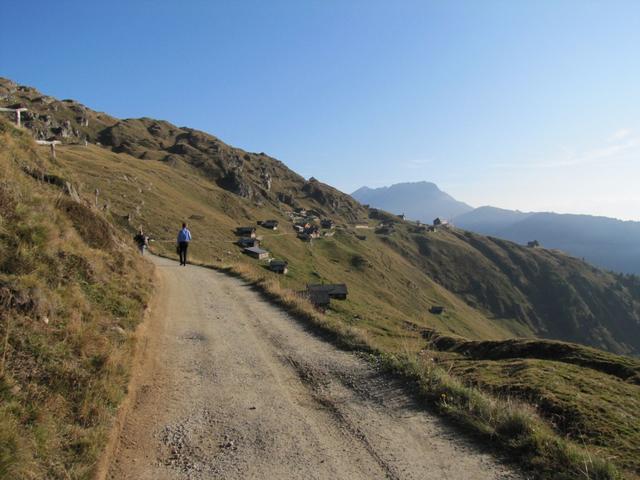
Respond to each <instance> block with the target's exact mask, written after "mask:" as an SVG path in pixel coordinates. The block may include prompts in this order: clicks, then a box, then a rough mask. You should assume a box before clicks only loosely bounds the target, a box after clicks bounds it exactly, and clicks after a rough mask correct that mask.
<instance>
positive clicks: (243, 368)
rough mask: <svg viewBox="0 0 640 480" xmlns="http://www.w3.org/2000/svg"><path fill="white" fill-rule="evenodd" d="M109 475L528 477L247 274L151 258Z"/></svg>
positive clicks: (157, 478)
mask: <svg viewBox="0 0 640 480" xmlns="http://www.w3.org/2000/svg"><path fill="white" fill-rule="evenodd" d="M153 261H154V263H156V265H157V269H158V276H159V282H160V285H159V292H158V296H157V302H156V306H155V308H154V311H153V312H152V314H151V317H150V318H149V319H148V322H149V323H148V325H147V328H146V335H145V339H144V341H143V345H144V348H145V355H144V359H145V360H143V361H142V364H141V365H139V375H137V377H136V378H135V379H134V382H133V383H134V388H133V391H132V393H131V395H132V396H133V397H132V398H131V403H130V408H129V410H128V412H127V416H126V418H125V419H124V422H123V428H122V431H121V432H120V436H119V439H118V443H117V445H116V447H115V449H114V450H115V451H114V454H113V455H112V462H111V465H109V466H108V472H107V478H109V479H132V480H133V479H135V480H146V479H149V480H151V479H153V480H162V479H209V478H216V479H217V478H221V479H245V478H246V479H251V478H255V479H272V478H273V479H293V478H296V479H297V478H300V479H378V478H390V479H439V480H440V479H498V478H499V479H516V478H521V477H519V476H518V475H517V474H515V473H514V472H513V471H511V470H510V469H509V468H508V467H505V466H503V465H501V464H499V463H498V462H496V461H495V460H494V459H492V458H491V457H490V456H489V455H487V454H485V453H481V452H479V451H478V449H476V448H474V447H473V446H471V445H469V444H468V443H466V442H465V441H463V440H461V439H460V438H459V436H458V435H456V433H455V432H454V431H452V430H451V429H449V428H447V427H446V426H445V425H443V424H442V423H441V422H440V421H439V420H438V419H437V418H434V417H433V416H431V415H429V414H427V413H425V412H423V411H421V410H420V409H419V408H417V406H416V405H414V403H413V402H412V400H411V399H410V398H409V397H408V396H407V395H405V394H404V393H403V392H402V390H401V388H400V387H399V385H397V384H394V382H392V381H389V379H388V378H386V377H385V376H383V375H381V374H379V373H378V372H376V371H375V370H374V369H372V368H371V367H370V366H369V365H368V364H367V363H366V362H365V361H364V360H362V359H360V358H359V357H357V356H356V355H353V354H350V353H345V352H343V351H340V350H337V349H336V348H334V347H333V346H332V345H330V344H328V343H326V342H324V341H322V340H320V339H318V338H317V337H315V336H314V335H312V334H310V333H309V332H307V331H305V329H304V327H303V326H302V325H300V324H299V323H298V322H296V321H295V320H294V319H292V318H291V317H290V316H288V315H287V314H286V313H284V312H282V311H281V310H279V309H277V308H275V307H274V306H272V305H270V304H268V303H267V302H266V301H265V300H263V299H262V298H261V297H260V295H259V294H258V293H256V292H255V291H253V290H252V289H250V288H249V287H247V286H246V285H245V284H244V283H243V282H242V281H240V280H237V279H235V278H231V277H228V276H226V275H224V274H221V273H218V272H215V271H212V270H208V269H205V268H200V267H195V266H191V265H189V266H187V267H180V266H178V265H177V263H175V262H173V261H170V260H166V259H161V258H153Z"/></svg>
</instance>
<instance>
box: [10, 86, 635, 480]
mask: <svg viewBox="0 0 640 480" xmlns="http://www.w3.org/2000/svg"><path fill="white" fill-rule="evenodd" d="M0 87H2V85H1V84H0ZM11 95H13V97H11ZM36 97H37V93H34V92H33V91H32V90H29V91H20V90H16V91H15V92H14V93H11V94H10V100H11V101H13V100H16V99H19V100H20V101H21V102H26V103H28V104H29V105H33V102H34V101H35V98H36ZM29 102H31V103H29ZM63 103H64V102H63ZM56 105H58V104H56ZM34 108H37V109H39V110H38V111H39V112H41V113H39V114H38V115H44V114H45V113H42V112H49V113H46V114H47V115H48V114H51V115H52V116H53V117H55V112H56V110H47V109H46V107H45V106H43V104H40V103H38V104H37V105H36V107H34ZM57 108H58V110H60V109H62V110H65V109H66V108H67V106H66V104H64V105H63V104H61V105H59V106H58V107H57ZM65 111H66V110H65ZM89 115H95V116H96V118H99V119H100V120H101V121H103V120H104V121H105V122H106V120H105V119H108V120H109V122H110V123H108V124H106V123H105V124H100V125H99V127H100V128H95V129H94V130H91V128H92V127H91V122H89V126H82V124H78V125H77V127H76V126H74V127H73V128H77V129H78V132H77V133H81V134H82V135H85V136H86V138H88V139H89V140H90V142H89V144H88V145H84V143H83V142H81V143H77V142H75V141H73V139H72V140H71V141H66V144H65V145H63V146H60V147H59V148H58V160H57V162H56V165H55V168H57V169H60V171H61V172H63V174H66V175H72V176H73V177H74V179H75V183H74V186H75V188H76V189H77V190H78V191H79V192H80V194H81V196H83V197H84V198H90V199H91V200H92V202H93V203H95V205H94V207H93V208H89V207H88V206H86V205H85V209H88V210H89V211H91V212H92V214H93V216H94V217H96V218H104V219H106V221H109V222H111V223H112V224H114V225H117V227H118V229H119V230H120V231H122V232H126V233H127V235H129V236H131V235H132V234H133V232H134V230H135V229H137V228H138V227H139V226H142V227H143V228H144V229H145V231H146V232H147V233H149V234H150V235H151V236H152V238H153V240H154V241H153V242H152V249H153V250H154V251H156V252H158V253H161V254H164V255H169V256H175V251H174V249H175V236H176V233H177V230H178V228H179V226H180V223H181V222H182V221H187V222H188V223H189V224H190V227H191V230H192V232H193V235H194V242H193V243H192V247H191V254H192V258H193V259H195V260H197V261H200V262H203V263H205V264H208V265H213V266H215V267H217V268H225V269H228V270H229V271H233V272H236V273H238V274H241V275H243V276H244V277H245V278H248V279H250V280H251V281H253V282H254V283H255V284H256V285H258V286H259V287H260V288H263V289H264V290H265V291H267V292H268V293H269V295H271V297H272V298H274V299H276V300H277V301H279V302H281V303H283V304H284V305H285V306H287V307H288V308H292V309H294V310H295V311H296V312H297V313H298V314H300V315H302V316H304V317H305V318H307V319H310V320H311V321H313V322H314V323H316V324H317V325H320V326H321V327H322V328H323V329H325V330H328V331H330V332H332V336H334V337H337V338H338V339H340V341H341V342H342V343H343V344H347V345H350V346H353V347H356V348H360V349H363V350H365V351H368V352H375V353H376V355H377V356H378V357H380V356H382V358H386V359H388V360H389V361H388V364H389V365H390V366H391V368H393V369H396V370H397V371H399V372H400V373H401V374H403V375H407V379H408V380H411V381H415V382H417V383H418V384H419V386H420V389H421V390H422V391H423V393H424V396H425V398H426V399H427V400H428V401H429V403H430V404H431V405H433V406H435V407H436V408H437V409H438V411H440V412H441V413H443V414H445V415H447V416H449V417H451V418H453V419H455V420H456V421H458V422H459V423H461V424H463V425H464V426H465V427H467V428H469V429H470V430H472V431H474V432H476V433H477V434H480V435H483V436H485V437H486V438H487V440H490V441H493V442H495V443H496V444H499V445H500V446H502V447H504V448H505V449H506V450H507V451H509V452H510V453H511V454H512V455H513V456H514V457H515V458H517V459H519V460H520V461H522V462H523V463H524V464H525V465H527V466H528V467H529V468H531V469H532V471H533V472H534V475H536V476H537V477H538V478H551V477H554V478H615V472H614V470H613V469H612V468H610V465H609V464H607V463H606V462H602V461H600V460H597V458H601V457H604V458H607V459H611V460H612V461H613V462H615V463H616V464H617V465H619V466H620V467H621V468H623V469H625V471H626V472H627V474H628V476H629V477H630V478H634V476H636V475H637V474H638V473H639V470H638V464H637V462H636V461H635V460H634V459H635V458H637V453H638V452H637V444H638V442H637V438H636V437H635V435H636V433H637V432H638V431H640V423H638V422H639V421H638V419H637V418H636V417H635V416H633V415H630V414H629V412H631V411H632V410H633V408H635V407H636V404H635V403H634V401H635V400H633V399H634V398H638V397H639V396H640V392H639V390H638V389H639V387H638V385H637V383H634V382H633V381H631V380H630V379H632V378H635V377H634V375H635V374H634V373H633V372H637V370H636V367H635V366H634V365H635V364H634V363H633V361H631V360H629V359H627V358H626V357H620V356H617V355H613V354H605V353H603V352H600V354H598V355H596V354H594V353H593V351H592V350H589V351H588V352H590V353H587V354H585V353H584V352H582V353H581V355H582V357H584V358H587V359H588V362H587V361H583V362H578V361H569V357H568V356H566V355H565V356H563V355H562V354H561V353H558V352H557V351H554V350H553V349H552V348H551V347H549V348H546V347H544V348H540V349H539V350H544V351H552V352H555V353H553V355H552V356H551V357H550V356H546V357H545V356H542V355H540V354H538V355H537V356H536V355H533V356H532V353H531V350H528V349H519V350H518V349H516V353H512V354H511V355H512V356H511V357H499V358H494V356H492V355H490V354H489V353H487V352H488V351H489V352H490V351H493V350H495V351H500V350H502V349H503V348H502V346H505V345H510V343H509V342H511V341H512V340H509V339H512V338H513V337H535V336H537V337H541V338H544V337H546V338H556V339H561V340H571V341H578V342H582V343H586V344H590V345H593V346H597V347H601V348H605V349H608V350H610V351H613V352H622V353H638V352H639V351H640V303H639V301H640V288H638V282H637V281H636V280H635V279H634V278H630V277H623V276H615V275H612V274H609V273H607V272H603V271H601V270H598V269H596V268H594V267H592V266H590V265H588V264H586V263H584V262H582V261H580V260H577V259H574V258H571V257H568V256H566V255H564V254H562V253H560V252H555V251H550V250H545V249H527V248H524V247H521V246H518V245H516V244H513V243H510V242H506V241H501V240H497V239H493V238H489V237H483V236H480V235H475V234H471V233H468V232H464V231H461V230H457V229H440V230H438V231H437V232H426V231H423V230H421V229H418V228H417V227H416V225H414V224H411V223H409V222H404V221H402V220H400V219H399V218H397V217H395V216H393V215H391V214H388V213H385V212H382V211H376V210H369V209H366V208H364V207H363V206H361V205H359V204H358V203H357V202H355V201H354V200H353V199H351V198H350V197H348V196H346V195H344V194H342V193H341V192H339V191H337V190H335V189H332V188H331V187H329V186H327V185H324V184H322V183H320V182H318V181H316V180H313V179H309V180H305V179H304V178H302V177H300V176H299V175H297V174H295V173H294V172H292V171H291V170H289V169H287V168H286V166H284V165H283V164H282V163H280V162H278V161H277V160H275V159H273V158H271V157H269V156H267V155H264V154H254V153H249V152H244V151H242V150H239V149H236V148H233V147H231V146H228V145H226V144H224V143H223V142H221V141H220V140H218V139H216V138H215V137H212V136H211V135H208V134H205V133H202V132H197V131H193V130H190V129H186V128H178V127H175V126H173V125H171V124H169V123H167V122H161V121H156V120H151V119H139V120H123V121H119V120H117V119H112V118H111V117H106V116H102V117H98V114H97V113H95V112H93V113H91V112H90V113H89ZM92 118H93V117H92ZM105 125H106V126H105ZM103 127H104V128H103ZM82 129H84V130H82ZM95 142H99V143H100V145H98V144H96V143H95ZM25 148H26V149H27V150H29V149H31V150H33V149H34V148H36V147H34V146H33V145H25ZM45 151H46V150H45ZM53 167H54V166H51V168H53ZM25 181H26V180H25ZM45 187H46V188H54V187H49V186H45ZM45 187H43V188H45ZM295 207H304V208H306V209H307V210H309V211H310V212H312V214H314V215H315V216H316V217H318V218H323V217H329V218H331V219H333V220H334V221H335V222H336V224H337V227H336V228H335V230H332V231H331V232H328V231H325V233H331V234H332V235H331V236H324V237H323V238H320V239H317V240H314V241H313V243H306V242H302V241H301V240H299V239H297V238H296V235H295V232H294V230H293V228H292V222H291V216H292V212H293V209H294V208H295ZM51 208H52V207H51ZM56 208H57V207H56ZM73 210H74V209H73V208H72V209H70V210H64V211H65V212H67V213H66V214H68V213H69V212H72V211H73ZM98 211H99V212H100V213H98ZM271 218H273V219H277V220H279V221H280V228H279V230H277V231H271V230H266V229H262V228H261V227H258V233H259V235H260V236H261V237H262V246H263V247H264V248H266V249H267V250H269V251H270V252H271V254H272V256H273V257H275V258H282V259H286V260H288V261H289V265H290V271H289V274H287V275H285V276H276V275H275V274H272V273H271V272H269V271H268V269H267V268H266V266H267V265H266V262H264V261H262V262H258V261H255V260H252V259H249V258H248V257H246V256H244V255H242V253H241V250H240V249H239V248H238V247H237V246H236V245H235V244H234V242H235V240H236V238H237V237H236V236H235V234H234V230H235V228H236V227H238V226H243V225H256V222H257V221H258V220H266V219H271ZM381 222H385V224H386V225H387V226H386V227H385V229H379V228H378V227H379V224H380V223H381ZM356 224H360V225H362V224H366V225H367V226H368V227H369V228H366V229H363V228H355V225H356ZM81 225H83V223H82V222H76V224H75V229H76V230H77V232H79V233H81V232H84V234H85V235H89V234H90V233H91V232H92V231H94V229H92V228H89V229H86V228H85V229H82V228H80V226H81ZM99 238H103V236H102V235H100V236H99ZM100 248H104V249H106V251H107V252H110V253H108V254H107V257H106V258H107V259H108V258H109V255H115V253H114V252H113V251H111V250H109V246H108V245H105V246H103V247H100ZM94 250H95V249H94ZM105 261H106V260H105ZM118 272H119V273H121V271H118ZM311 282H313V283H317V282H345V283H347V284H348V287H349V298H348V299H347V300H346V301H333V302H332V305H331V308H330V309H329V310H328V311H327V312H326V313H324V314H321V313H318V312H315V311H314V310H313V309H312V308H311V307H310V305H309V304H308V303H307V302H306V301H304V300H303V299H301V298H300V296H299V295H298V294H297V292H299V291H301V290H303V289H304V288H305V285H306V284H307V283H311ZM123 293H124V292H123ZM434 305H439V306H443V307H444V308H445V310H444V313H442V314H439V315H436V314H432V313H430V312H429V309H430V307H432V306H434ZM433 331H436V332H437V335H439V336H442V337H443V338H445V337H446V338H453V339H457V340H456V342H459V343H461V344H465V345H467V347H469V345H471V344H470V343H469V342H470V341H477V342H486V341H488V340H492V341H494V342H498V343H492V344H488V343H484V344H483V345H484V346H485V347H486V346H487V345H489V346H490V348H485V349H482V348H481V349H477V350H473V349H470V348H466V347H465V348H464V349H454V348H444V347H443V346H442V344H438V345H436V343H434V342H433V338H434V337H433V335H432V334H431V333H429V332H433ZM425 337H428V338H425ZM500 342H503V343H500ZM454 343H455V342H454ZM542 344H544V345H547V344H549V345H551V344H552V342H551V343H550V342H542ZM505 349H506V348H505ZM507 350H508V349H507ZM472 351H473V352H475V353H474V354H473V355H476V356H475V357H474V356H473V355H472V354H471V353H470V352H472ZM478 352H481V353H478ZM579 356H580V355H578V357H579ZM603 356H604V357H603ZM556 357H557V358H556ZM574 357H575V355H574ZM572 358H573V357H572ZM607 363H608V364H610V365H614V368H609V367H602V365H605V364H607ZM596 364H597V365H600V366H601V368H594V367H593V365H596ZM629 365H631V366H629ZM625 368H630V369H631V372H632V373H631V374H629V375H628V376H627V377H623V376H621V375H623V374H621V373H620V372H622V371H625V370H624V369H625ZM627 373H628V372H627ZM518 375H521V376H518ZM625 375H626V374H625ZM523 385H524V387H523ZM582 385H585V387H584V391H582V390H580V389H581V388H582ZM587 385H588V387H587ZM520 387H522V388H520ZM525 387H527V388H525ZM587 390H588V391H587ZM505 394H508V395H509V396H508V397H507V398H506V400H505V399H504V398H502V395H505ZM443 395H444V396H443ZM612 396H613V398H615V396H620V397H624V399H623V400H621V401H619V402H616V401H615V400H612ZM549 399H551V400H549ZM514 405H515V407H514ZM581 415H582V416H581ZM622 419H624V421H622ZM514 424H515V427H514ZM634 432H636V433H634ZM576 445H582V448H580V447H579V446H576ZM585 449H586V451H587V452H588V453H587V454H586V453H584V450H585ZM614 451H615V455H614V453H613V452H614ZM589 455H593V459H592V460H588V459H589ZM585 468H589V469H595V471H593V470H590V472H591V473H590V474H589V475H588V476H587V475H585V472H584V469H585Z"/></svg>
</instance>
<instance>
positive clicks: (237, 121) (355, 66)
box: [0, 0, 640, 221]
mask: <svg viewBox="0 0 640 480" xmlns="http://www.w3.org/2000/svg"><path fill="white" fill-rule="evenodd" d="M109 12H113V13H114V15H116V17H114V16H113V15H105V12H104V6H102V5H100V4H91V3H90V2H89V3H88V2H80V1H65V2H60V3H59V4H56V5H55V8H54V7H52V5H51V4H50V3H49V2H44V1H32V2H23V3H22V4H18V3H14V4H11V5H6V6H5V9H4V11H3V13H4V14H5V15H6V18H11V19H12V21H10V22H7V25H6V26H5V27H4V28H3V29H1V30H0V76H4V77H7V78H10V79H12V80H15V81H17V82H18V83H21V84H27V85H32V86H34V87H36V88H38V89H39V90H41V91H43V92H45V93H47V94H51V95H54V96H57V97H59V98H69V97H70V98H74V99H77V100H79V101H80V102H82V103H85V104H86V105H88V106H89V107H91V108H93V109H95V110H99V111H105V112H107V113H110V114H112V115H115V116H117V117H120V118H127V117H141V116H147V117H153V118H158V119H165V120H168V121H170V122H172V123H175V124H177V125H186V126H189V127H193V128H198V129H201V130H204V131H207V132H209V133H212V134H214V135H216V136H218V137H219V138H221V139H222V140H224V141H225V142H228V143H230V144H232V145H235V146H238V147H241V148H244V149H247V150H250V151H258V152H259V151H264V152H266V153H268V154H270V155H272V156H274V157H276V158H278V159H280V160H282V161H283V162H284V163H286V164H287V165H288V166H289V167H290V168H292V169H293V170H295V171H297V172H299V173H300V174H302V175H304V176H306V177H310V176H314V177H316V178H318V179H320V180H322V181H324V182H326V183H329V184H331V185H333V186H335V187H337V188H339V189H340V190H342V191H344V192H352V191H354V190H356V189H357V188H359V187H361V186H363V185H368V186H370V187H378V186H383V185H391V184H393V183H399V182H402V181H407V180H410V181H414V180H415V179H424V180H426V181H431V182H434V183H436V184H437V185H438V186H439V187H440V188H441V189H442V190H443V191H445V192H447V193H449V194H450V195H452V196H453V197H454V198H456V199H458V200H460V201H463V202H466V203H468V204H470V205H473V206H480V205H492V206H495V207H499V208H506V209H514V210H515V209H517V210H522V211H554V212H558V213H577V214H589V215H601V216H607V217H612V218H619V219H624V220H636V221H638V220H640V188H638V187H637V185H636V182H637V179H639V178H640V95H639V91H640V56H638V55H637V52H636V50H637V47H638V45H640V25H639V21H638V19H640V3H637V2H633V1H622V0H619V1H612V2H607V3H596V2H588V3H587V2H583V1H577V0H576V1H564V2H561V3H560V2H553V1H550V0H549V1H540V2H527V3H525V2H517V3H511V2H504V1H498V0H495V1H487V2H482V3H479V2H471V1H454V2H446V3H444V2H424V1H418V0H407V1H404V2H396V3H393V4H389V3H388V2H382V1H364V0H353V1H351V2H339V1H337V0H329V1H309V2H294V1H284V0H282V1H273V2H269V4H268V5H267V4H265V3H264V2H259V1H257V0H255V1H248V2H243V3H242V4H238V3H235V2H233V3H230V2H205V1H194V2H190V3H189V4H188V5H186V6H185V5H181V6H177V4H175V3H173V2H149V1H134V2H126V1H114V2H110V4H109ZM20 19H28V24H29V28H28V31H25V29H24V26H23V25H24V22H22V21H20ZM60 25H68V26H70V27H72V28H60ZM50 45H55V48H54V49H53V50H54V53H50V54H48V53H47V49H48V48H49V46H50Z"/></svg>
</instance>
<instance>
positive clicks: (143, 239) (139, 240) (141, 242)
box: [133, 227, 149, 255]
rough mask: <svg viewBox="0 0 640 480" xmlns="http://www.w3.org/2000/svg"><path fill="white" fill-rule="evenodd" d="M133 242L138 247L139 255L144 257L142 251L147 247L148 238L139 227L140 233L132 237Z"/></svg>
mask: <svg viewBox="0 0 640 480" xmlns="http://www.w3.org/2000/svg"><path fill="white" fill-rule="evenodd" d="M133 240H134V241H135V242H136V245H138V249H139V250H140V255H144V249H145V247H146V246H148V245H149V237H147V236H146V235H145V234H144V232H143V231H142V227H140V231H139V232H138V233H137V234H136V236H135V237H133Z"/></svg>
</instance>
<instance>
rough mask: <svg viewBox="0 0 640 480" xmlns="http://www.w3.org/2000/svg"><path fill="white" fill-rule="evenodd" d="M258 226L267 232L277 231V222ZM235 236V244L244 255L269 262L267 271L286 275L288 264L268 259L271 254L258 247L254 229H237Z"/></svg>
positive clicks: (263, 223)
mask: <svg viewBox="0 0 640 480" xmlns="http://www.w3.org/2000/svg"><path fill="white" fill-rule="evenodd" d="M258 225H260V226H262V227H263V228H266V229H268V230H277V229H278V221H277V220H266V221H259V222H258ZM236 235H238V237H240V238H238V240H237V241H236V244H237V245H238V246H239V247H240V248H242V251H243V252H244V254H245V255H248V256H250V257H252V258H255V259H257V260H269V269H270V270H271V271H272V272H275V273H280V274H286V273H287V272H288V270H289V264H288V262H287V261H286V260H278V259H272V258H270V256H271V254H270V253H269V251H268V250H265V249H264V248H261V247H260V238H258V235H257V229H256V227H252V226H249V227H238V228H236Z"/></svg>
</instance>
